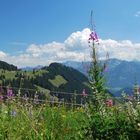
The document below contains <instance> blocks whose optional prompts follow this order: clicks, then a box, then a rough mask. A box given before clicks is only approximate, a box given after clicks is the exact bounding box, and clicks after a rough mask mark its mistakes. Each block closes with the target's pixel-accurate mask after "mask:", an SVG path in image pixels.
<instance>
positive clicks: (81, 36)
mask: <svg viewBox="0 0 140 140" xmlns="http://www.w3.org/2000/svg"><path fill="white" fill-rule="evenodd" d="M89 34H90V30H89V29H88V28H86V29H84V30H82V31H77V32H74V33H72V34H71V35H70V36H69V37H68V38H67V39H66V40H65V41H64V42H55V41H54V42H51V43H46V44H39V45H38V44H31V45H29V46H28V48H27V49H26V51H25V52H23V53H22V54H18V55H16V56H12V55H7V54H6V53H4V52H2V51H0V58H1V59H3V60H5V61H7V62H9V63H12V64H15V65H17V66H19V67H25V66H36V65H48V64H49V63H51V62H62V61H68V60H73V61H84V60H90V52H91V50H90V48H89V46H88V38H89ZM99 41H100V45H97V47H96V48H97V50H98V53H99V57H100V58H102V59H103V58H105V54H106V52H108V53H109V55H110V58H118V59H123V60H127V61H131V60H139V61H140V43H133V42H131V41H130V40H122V41H116V40H112V39H106V40H102V39H100V40H99Z"/></svg>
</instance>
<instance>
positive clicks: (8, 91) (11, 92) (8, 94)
mask: <svg viewBox="0 0 140 140" xmlns="http://www.w3.org/2000/svg"><path fill="white" fill-rule="evenodd" d="M13 95H14V94H13V90H12V89H8V90H7V97H9V98H10V97H13Z"/></svg>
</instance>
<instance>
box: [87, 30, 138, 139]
mask: <svg viewBox="0 0 140 140" xmlns="http://www.w3.org/2000/svg"><path fill="white" fill-rule="evenodd" d="M89 36H90V37H89V40H88V43H89V47H90V48H91V66H90V70H89V83H90V87H91V94H92V95H93V98H92V99H90V100H89V103H88V104H87V109H85V111H87V114H88V117H89V124H90V127H89V128H87V130H88V131H87V135H89V137H90V139H93V140H139V139H140V105H139V104H138V103H137V106H136V105H135V106H134V105H133V101H131V100H129V99H125V97H123V98H124V99H123V101H125V102H121V101H119V100H116V99H114V100H113V97H111V95H110V94H109V93H108V92H107V90H106V88H105V85H104V84H105V78H104V72H105V71H106V69H107V63H108V53H107V55H106V56H107V57H106V58H107V59H106V61H105V63H104V64H101V63H100V61H99V59H98V45H99V39H98V36H97V33H96V31H95V30H93V28H92V29H91V33H90V35H89ZM134 103H135V102H134Z"/></svg>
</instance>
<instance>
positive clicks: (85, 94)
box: [82, 89, 88, 97]
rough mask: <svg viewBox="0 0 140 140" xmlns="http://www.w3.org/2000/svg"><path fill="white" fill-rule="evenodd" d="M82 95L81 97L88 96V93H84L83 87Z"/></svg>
mask: <svg viewBox="0 0 140 140" xmlns="http://www.w3.org/2000/svg"><path fill="white" fill-rule="evenodd" d="M82 95H83V97H87V96H88V94H87V93H86V90H85V89H83V92H82Z"/></svg>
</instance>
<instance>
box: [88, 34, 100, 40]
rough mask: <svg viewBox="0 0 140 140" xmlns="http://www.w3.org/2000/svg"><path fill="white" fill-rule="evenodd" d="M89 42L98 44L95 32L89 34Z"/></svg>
mask: <svg viewBox="0 0 140 140" xmlns="http://www.w3.org/2000/svg"><path fill="white" fill-rule="evenodd" d="M89 40H93V41H96V42H98V36H97V34H96V32H91V34H90V38H89Z"/></svg>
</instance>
